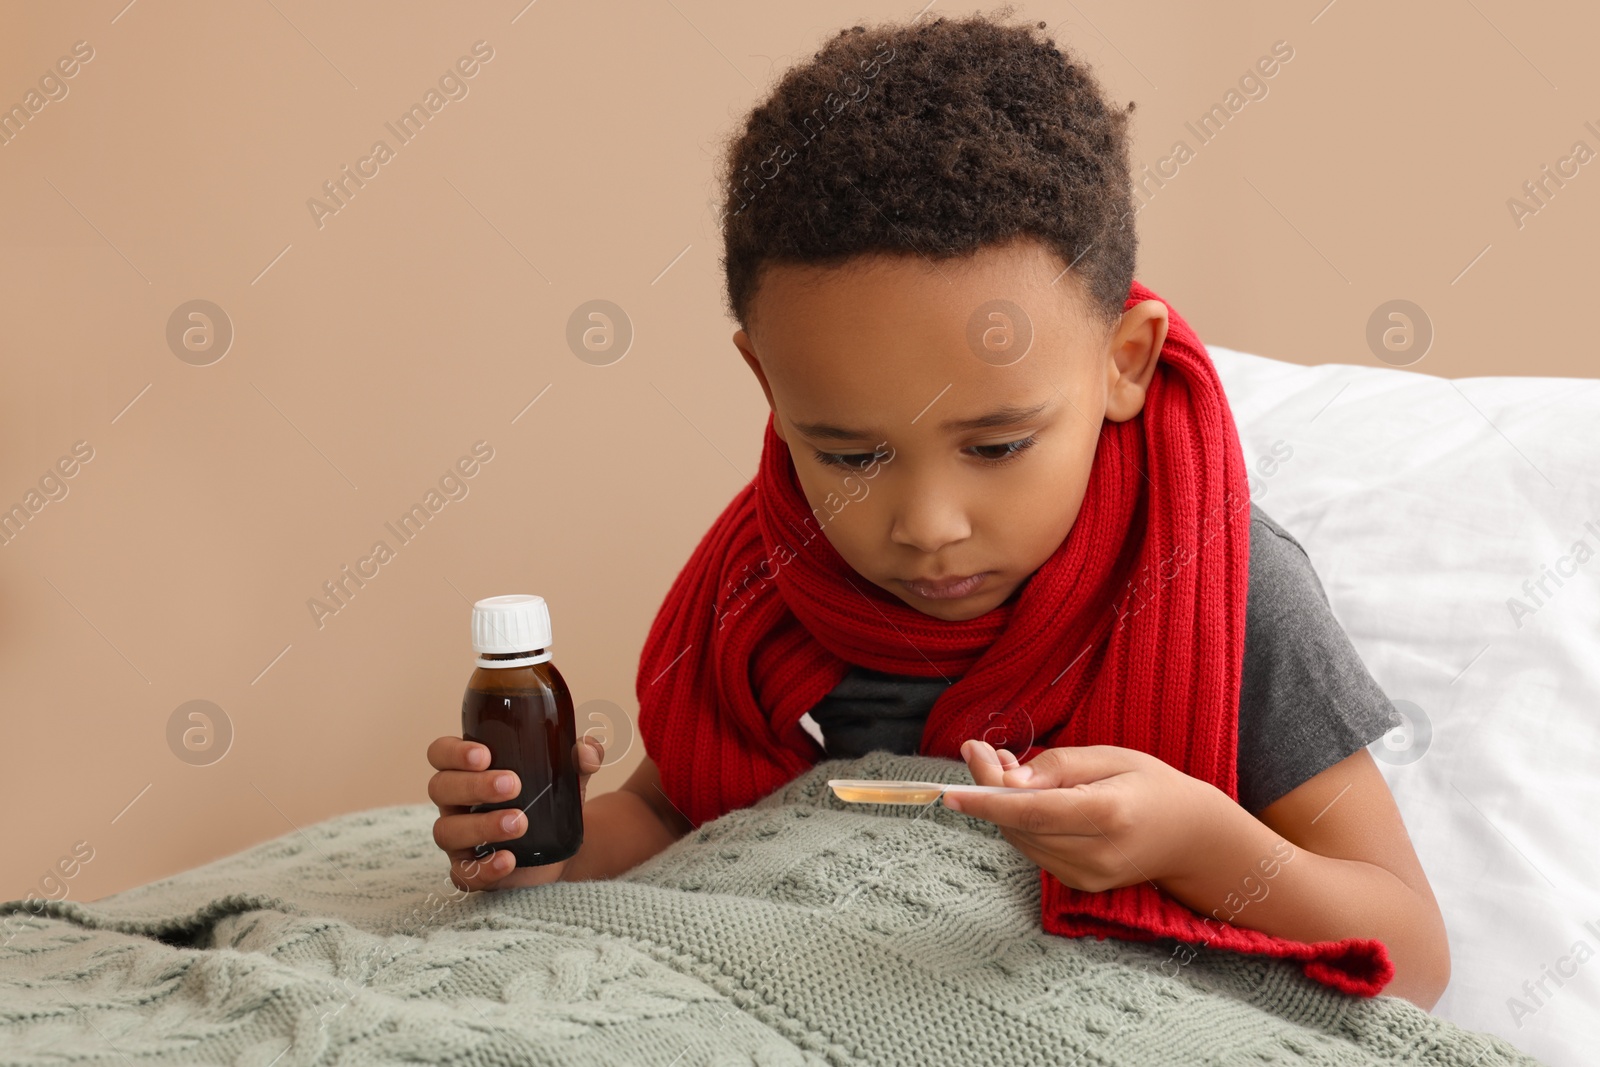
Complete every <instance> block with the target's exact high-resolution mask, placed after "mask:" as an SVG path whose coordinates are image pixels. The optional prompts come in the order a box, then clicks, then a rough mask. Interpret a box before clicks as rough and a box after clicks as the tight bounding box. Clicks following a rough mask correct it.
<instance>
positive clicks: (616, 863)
mask: <svg viewBox="0 0 1600 1067" xmlns="http://www.w3.org/2000/svg"><path fill="white" fill-rule="evenodd" d="M690 829H692V827H691V825H690V823H689V820H688V819H687V818H685V817H684V816H683V815H682V813H680V812H679V811H678V810H677V809H676V808H675V807H673V805H672V802H671V801H670V800H668V799H667V795H666V794H665V793H664V792H662V790H661V775H660V773H659V772H658V771H657V770H656V764H655V761H654V760H652V759H651V758H650V757H649V756H646V757H645V758H644V760H643V761H642V762H640V764H639V766H638V767H637V768H635V769H634V772H633V774H632V776H631V777H629V779H628V780H627V781H626V782H624V783H623V784H622V787H621V788H620V789H618V790H616V791H615V792H612V793H602V794H601V795H599V796H597V797H594V798H593V799H591V800H589V801H588V802H587V803H586V804H584V806H583V844H582V845H580V846H579V847H578V852H577V854H576V855H575V856H573V857H572V859H570V860H568V861H567V865H566V867H565V868H564V869H563V870H562V872H561V880H562V881H564V882H584V881H589V880H592V879H596V878H614V877H616V876H617V875H619V874H621V873H623V872H624V871H628V870H632V869H633V868H634V867H636V866H638V865H639V864H641V863H643V862H644V861H645V860H647V859H649V858H650V857H651V856H654V855H655V854H656V853H658V852H660V851H661V850H662V849H664V848H666V847H667V846H668V845H670V844H672V843H673V842H674V841H676V840H677V839H678V838H680V837H682V836H683V835H684V834H685V833H688V832H689V830H690Z"/></svg>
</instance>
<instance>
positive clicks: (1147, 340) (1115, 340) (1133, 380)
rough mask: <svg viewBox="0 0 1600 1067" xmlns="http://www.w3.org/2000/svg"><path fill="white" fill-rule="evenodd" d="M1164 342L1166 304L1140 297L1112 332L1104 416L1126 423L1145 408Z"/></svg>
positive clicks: (1165, 338) (1124, 313)
mask: <svg viewBox="0 0 1600 1067" xmlns="http://www.w3.org/2000/svg"><path fill="white" fill-rule="evenodd" d="M1166 343H1167V306H1166V305H1165V304H1163V303H1162V302H1161V301H1159V300H1143V301H1140V302H1139V303H1137V304H1135V305H1133V307H1131V308H1128V309H1127V310H1126V311H1124V312H1123V313H1122V321H1121V322H1120V323H1119V324H1118V325H1117V327H1116V329H1114V330H1113V331H1112V335H1111V341H1110V351H1109V352H1108V353H1107V355H1108V358H1107V361H1106V384H1107V389H1106V418H1108V419H1110V420H1111V421H1112V422H1127V421H1128V420H1129V419H1131V418H1133V417H1134V416H1135V415H1137V414H1139V412H1141V411H1143V410H1144V398H1145V395H1146V393H1147V391H1148V390H1149V388H1150V381H1151V379H1153V378H1154V377H1155V374H1156V361H1157V360H1159V359H1160V358H1161V346H1162V345H1164V344H1166Z"/></svg>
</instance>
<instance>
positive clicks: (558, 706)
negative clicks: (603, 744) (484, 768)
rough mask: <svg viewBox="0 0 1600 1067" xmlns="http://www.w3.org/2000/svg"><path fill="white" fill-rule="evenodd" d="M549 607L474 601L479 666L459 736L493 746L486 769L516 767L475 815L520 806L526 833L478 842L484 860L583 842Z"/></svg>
mask: <svg viewBox="0 0 1600 1067" xmlns="http://www.w3.org/2000/svg"><path fill="white" fill-rule="evenodd" d="M550 642H551V633H550V608H549V606H548V605H547V604H545V601H544V598H543V597H538V596H529V595H526V594H513V595H509V596H493V597H489V598H488V599H486V600H480V601H478V602H477V603H475V604H473V605H472V648H473V650H474V651H475V652H477V654H478V661H477V662H478V667H477V670H475V671H473V672H472V678H471V680H470V681H468V683H467V692H466V695H465V696H464V697H463V698H462V701H461V736H462V737H463V738H465V739H466V740H468V741H475V742H477V743H479V744H482V745H485V746H487V747H488V749H489V753H490V755H489V767H490V769H493V770H510V771H515V772H516V774H517V778H518V780H519V781H520V782H521V790H520V791H519V792H518V794H517V795H516V796H515V797H514V798H512V799H509V800H503V801H497V802H494V803H488V804H474V805H472V807H471V808H470V809H469V810H470V811H472V812H474V813H478V812H484V811H497V810H500V809H503V808H521V809H522V811H523V813H524V814H525V815H526V816H527V820H528V821H527V829H526V830H525V831H524V832H523V834H522V836H521V837H518V838H514V839H511V840H504V841H496V842H489V843H487V844H486V845H480V846H478V849H477V853H478V858H479V859H488V857H489V856H491V855H492V854H493V853H494V850H495V849H499V848H503V849H506V850H508V851H509V852H510V853H511V854H512V856H514V857H515V858H516V861H517V866H518V867H539V866H543V865H544V864H547V863H555V862H556V861H558V860H564V859H568V858H570V857H571V856H572V855H573V854H574V853H576V852H577V851H578V846H579V845H581V844H583V804H582V798H581V797H580V796H579V794H578V738H577V727H576V722H575V718H574V715H573V710H572V694H571V693H570V692H568V690H567V683H566V681H565V680H564V679H563V678H562V677H561V672H560V671H558V670H556V665H555V664H554V663H552V662H550Z"/></svg>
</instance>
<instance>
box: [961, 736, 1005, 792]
mask: <svg viewBox="0 0 1600 1067" xmlns="http://www.w3.org/2000/svg"><path fill="white" fill-rule="evenodd" d="M961 758H962V759H964V760H966V761H967V769H968V770H970V771H971V772H972V781H973V783H974V784H976V785H1004V784H1005V781H1004V778H1005V771H1004V770H1003V769H1002V767H1001V764H1000V757H999V755H998V754H996V752H995V750H994V746H993V745H991V744H989V743H988V742H987V741H979V740H977V739H976V738H968V739H967V740H966V741H963V742H961Z"/></svg>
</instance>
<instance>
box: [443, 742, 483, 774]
mask: <svg viewBox="0 0 1600 1067" xmlns="http://www.w3.org/2000/svg"><path fill="white" fill-rule="evenodd" d="M428 763H429V764H431V765H432V766H433V769H434V770H436V771H481V770H486V769H488V766H489V749H488V748H487V746H484V745H480V744H478V743H477V742H476V741H467V740H464V739H463V738H460V737H450V736H448V735H447V736H445V737H436V738H434V740H433V743H432V744H430V745H429V746H428Z"/></svg>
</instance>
